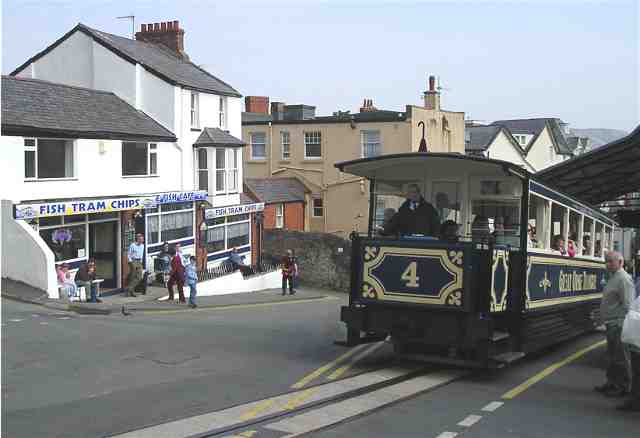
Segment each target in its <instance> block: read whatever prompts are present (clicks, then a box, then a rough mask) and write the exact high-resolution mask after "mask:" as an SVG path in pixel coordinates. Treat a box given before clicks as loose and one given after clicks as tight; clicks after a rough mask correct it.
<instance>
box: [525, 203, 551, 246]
mask: <svg viewBox="0 0 640 438" xmlns="http://www.w3.org/2000/svg"><path fill="white" fill-rule="evenodd" d="M549 209H550V206H549V201H547V200H546V199H544V198H540V197H538V196H535V195H530V196H529V229H528V232H529V239H528V241H529V247H530V248H547V249H548V248H549V247H550V237H549V236H550V233H549Z"/></svg>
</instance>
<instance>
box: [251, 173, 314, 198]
mask: <svg viewBox="0 0 640 438" xmlns="http://www.w3.org/2000/svg"><path fill="white" fill-rule="evenodd" d="M244 183H245V185H246V186H247V188H248V189H249V190H250V191H251V192H252V193H253V194H255V195H256V196H257V197H258V199H259V200H260V202H264V203H266V204H273V203H277V202H304V194H305V191H306V190H305V187H304V185H303V184H302V183H301V182H300V181H299V180H298V179H296V178H245V180H244Z"/></svg>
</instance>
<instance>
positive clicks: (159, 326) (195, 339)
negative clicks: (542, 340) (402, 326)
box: [2, 297, 640, 438]
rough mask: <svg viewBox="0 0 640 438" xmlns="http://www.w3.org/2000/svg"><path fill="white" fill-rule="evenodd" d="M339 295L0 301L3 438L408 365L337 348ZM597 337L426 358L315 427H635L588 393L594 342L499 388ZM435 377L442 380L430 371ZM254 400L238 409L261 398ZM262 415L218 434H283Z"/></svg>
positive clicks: (133, 418) (70, 429) (231, 401)
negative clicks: (503, 356)
mask: <svg viewBox="0 0 640 438" xmlns="http://www.w3.org/2000/svg"><path fill="white" fill-rule="evenodd" d="M344 299H345V298H344V297H339V298H338V299H335V300H323V301H315V302H306V303H298V304H284V305H283V304H273V305H270V306H264V307H256V308H250V307H249V308H247V307H241V306H240V307H237V308H231V309H226V310H215V309H211V310H204V309H203V310H198V311H196V312H176V313H165V314H135V315H133V316H128V317H125V316H122V315H111V316H80V315H75V314H67V313H64V312H55V311H51V310H47V309H44V308H42V307H38V306H32V305H27V304H22V303H16V302H11V301H7V300H2V324H3V326H2V436H3V437H4V436H6V437H93V436H111V435H117V434H121V433H126V432H131V431H134V432H133V433H132V434H130V436H136V435H137V433H136V432H135V431H136V430H140V429H143V428H145V427H147V426H152V425H157V424H162V423H167V422H172V421H173V422H175V421H180V420H181V419H182V421H186V423H187V424H189V423H190V422H192V421H191V417H192V416H195V415H202V414H207V413H212V412H213V413H215V412H219V411H222V410H225V409H226V408H229V407H233V406H236V407H237V409H243V410H241V411H239V412H245V414H246V413H247V410H246V409H244V405H245V404H247V403H248V402H252V401H259V400H263V399H264V400H266V401H269V399H270V398H271V405H270V406H271V409H274V407H273V396H276V395H278V394H283V393H290V392H292V391H299V392H294V393H292V394H291V396H292V397H290V398H289V399H288V400H286V399H285V401H286V402H287V406H288V408H291V409H293V408H294V407H295V406H296V405H302V404H303V403H305V399H307V400H306V401H309V400H310V399H311V398H312V397H313V396H314V394H313V391H317V393H316V394H315V395H316V396H319V394H320V393H321V392H322V391H330V390H331V385H332V384H331V383H330V382H331V381H332V380H336V379H338V380H337V382H336V383H335V384H334V385H335V387H336V388H337V389H336V390H338V391H339V390H340V386H344V387H346V386H348V383H349V381H350V379H351V380H353V379H360V378H361V379H367V378H369V377H367V376H373V377H371V378H379V376H378V377H376V376H375V375H374V374H375V373H374V371H375V370H382V371H384V370H386V369H389V368H391V367H395V369H396V370H397V369H398V367H400V369H401V371H402V367H403V366H408V365H407V364H404V363H401V362H398V361H396V360H394V359H393V356H392V355H391V352H390V347H389V346H388V345H387V344H385V343H381V344H379V345H373V346H362V347H357V348H355V349H346V348H344V347H339V346H335V345H333V342H332V341H333V340H334V339H338V338H341V337H342V336H344V333H343V330H342V327H341V325H340V324H339V323H338V322H337V321H338V319H339V306H340V304H341V300H344ZM601 339H602V336H601V335H600V334H593V335H589V336H585V337H582V338H580V339H577V340H575V341H572V342H569V343H565V344H562V345H560V346H558V347H556V348H555V349H553V350H550V351H547V352H544V353H543V354H540V355H538V356H536V357H529V358H526V359H525V360H524V361H522V362H521V363H519V364H518V365H516V366H513V367H511V368H509V369H507V370H503V371H501V372H499V373H497V374H495V375H491V376H490V375H486V374H478V373H467V374H464V375H463V376H462V377H457V374H456V373H457V372H458V370H455V369H452V368H447V367H423V368H422V369H423V370H424V374H425V376H422V377H419V378H417V379H416V383H415V387H413V385H414V384H413V383H412V382H413V380H412V381H409V382H405V388H404V389H403V390H402V391H405V392H402V391H401V390H400V389H401V388H397V389H396V388H395V387H393V386H392V387H390V391H391V392H393V393H394V394H396V395H397V396H398V397H405V395H403V394H406V398H405V399H402V400H399V401H398V402H394V403H393V404H391V405H388V406H385V407H382V408H375V409H373V408H374V407H375V406H376V404H375V402H376V400H375V399H376V397H375V396H374V394H373V393H372V394H371V395H370V396H368V395H363V396H362V397H360V398H361V399H362V400H361V402H360V404H361V405H363V404H364V405H365V406H368V407H369V408H367V410H365V411H363V412H362V413H358V412H359V411H357V409H356V410H354V412H355V413H356V414H357V415H356V414H354V415H353V418H349V419H348V420H346V421H343V422H341V423H339V424H333V425H331V426H330V427H327V428H324V429H322V430H318V431H316V432H314V433H313V436H322V437H335V438H338V437H345V438H346V437H359V436H366V437H396V436H398V437H440V438H445V437H453V436H456V434H457V435H462V436H465V437H466V436H471V437H476V436H477V437H487V438H488V437H502V436H505V437H545V438H550V437H574V436H575V437H578V436H579V437H626V436H629V437H631V436H636V435H637V433H638V431H639V430H640V418H639V416H638V415H637V414H633V415H632V414H622V413H619V412H617V411H615V410H614V409H613V407H614V406H615V403H616V402H614V401H611V400H609V399H605V398H602V397H601V396H599V395H597V394H595V393H594V392H593V391H592V389H591V388H592V387H593V385H594V384H598V383H601V381H602V379H603V371H602V367H603V365H604V364H603V359H602V353H603V350H602V348H596V349H594V350H592V351H590V352H588V353H586V354H585V355H584V356H581V357H580V358H579V359H577V360H576V361H574V362H571V363H568V364H566V365H563V366H559V367H558V369H557V370H556V371H555V372H553V373H550V374H549V375H548V376H546V377H544V378H543V379H541V380H540V381H539V382H537V383H535V384H533V385H532V386H530V387H527V388H525V389H523V390H521V391H518V393H517V394H515V395H514V396H513V398H511V399H504V398H503V396H504V394H505V393H508V392H509V391H510V390H512V389H513V388H515V387H518V385H520V384H522V383H523V382H525V381H527V380H528V379H530V378H531V377H532V376H535V375H538V374H539V373H540V372H541V371H543V370H545V369H546V368H547V367H549V366H550V365H554V364H558V363H559V362H560V361H562V360H563V359H565V358H566V357H567V356H569V355H571V354H572V353H574V352H576V351H579V350H581V349H582V348H584V347H587V346H590V345H593V344H594V343H596V342H598V341H600V340H601ZM345 355H349V357H348V358H347V357H345ZM414 365H415V364H414ZM376 372H377V371H376ZM402 372H403V371H402ZM431 376H437V378H434V379H432V381H429V379H430V378H431ZM443 376H444V377H443ZM344 378H346V380H344V381H342V380H339V379H344ZM420 378H422V379H423V380H422V381H420V380H419V379H420ZM425 379H426V381H425ZM438 379H441V380H438ZM342 382H344V383H342ZM317 384H323V385H322V386H320V387H316V386H315V385H317ZM419 385H425V386H424V388H425V389H424V391H423V390H420V391H418V390H419V389H420V386H419ZM397 386H400V385H397ZM305 388H309V389H305ZM316 388H319V389H316ZM407 389H408V391H406V390H407ZM412 389H413V390H415V391H417V392H416V393H415V394H413V393H412ZM382 396H384V394H381V396H380V397H382ZM380 397H378V398H380ZM492 402H497V403H492ZM345 403H347V402H345ZM238 405H240V406H238ZM251 406H253V407H252V408H251V409H250V410H249V411H248V413H249V414H250V415H249V417H246V418H250V417H251V416H252V415H253V416H254V417H255V416H259V415H261V413H260V410H261V409H262V410H264V409H267V407H268V406H267V404H264V405H263V403H259V404H258V408H257V409H256V408H255V405H251ZM261 406H262V407H261ZM331 407H332V406H331V404H329V406H325V407H324V408H323V409H325V411H326V410H327V409H330V408H331ZM487 407H488V409H485V410H484V411H483V408H487ZM335 408H336V409H333V412H336V411H338V412H337V414H336V415H338V414H340V412H339V411H340V409H342V411H344V410H345V409H346V410H348V409H352V408H353V407H351V408H350V407H349V406H348V405H345V407H344V408H340V407H339V405H338V404H337V403H336V404H335ZM314 412H318V415H317V416H319V417H323V418H325V419H326V416H327V415H328V414H326V413H325V412H323V411H321V409H320V408H316V407H310V408H309V412H308V413H307V414H306V415H307V416H306V417H304V418H307V417H309V419H308V420H304V418H303V417H301V420H300V421H303V420H304V421H307V423H308V424H311V423H313V421H315V420H314V419H313V416H314ZM263 413H264V412H263ZM291 415H294V414H293V413H292V414H291ZM478 417H479V418H478ZM294 420H295V419H294ZM273 421H276V420H273ZM268 423H269V422H265V423H264V424H263V425H261V426H260V427H253V428H247V429H246V430H242V429H239V430H238V431H234V432H233V434H232V435H230V434H222V435H220V436H225V437H227V436H234V437H254V438H260V437H281V436H285V435H286V434H285V433H282V432H279V431H277V427H275V426H274V428H272V429H269V424H268ZM459 423H461V424H462V425H459ZM465 424H466V425H467V426H465ZM263 426H265V427H263ZM212 428H213V426H212ZM184 430H185V433H184V435H183V436H187V435H189V434H190V433H187V430H189V427H187V428H185V429H184ZM168 436H174V435H168Z"/></svg>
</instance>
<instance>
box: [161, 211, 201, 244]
mask: <svg viewBox="0 0 640 438" xmlns="http://www.w3.org/2000/svg"><path fill="white" fill-rule="evenodd" d="M160 221H161V229H160V236H161V240H162V241H163V242H168V241H170V240H178V239H184V238H187V237H191V236H193V211H185V212H179V213H168V214H162V215H161V216H160Z"/></svg>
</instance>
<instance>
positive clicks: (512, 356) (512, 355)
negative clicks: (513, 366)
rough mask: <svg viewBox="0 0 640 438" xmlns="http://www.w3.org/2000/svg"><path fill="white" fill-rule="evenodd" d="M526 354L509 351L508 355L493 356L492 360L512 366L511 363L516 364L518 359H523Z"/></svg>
mask: <svg viewBox="0 0 640 438" xmlns="http://www.w3.org/2000/svg"><path fill="white" fill-rule="evenodd" d="M524 355H525V353H524V352H522V351H508V352H506V353H502V354H498V355H496V356H491V360H494V361H496V362H499V363H503V364H510V363H511V362H515V361H516V360H518V359H522V358H523V357H524Z"/></svg>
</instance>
